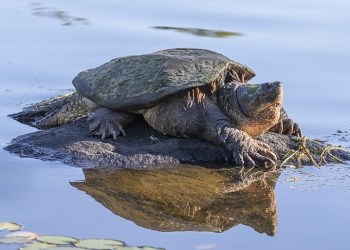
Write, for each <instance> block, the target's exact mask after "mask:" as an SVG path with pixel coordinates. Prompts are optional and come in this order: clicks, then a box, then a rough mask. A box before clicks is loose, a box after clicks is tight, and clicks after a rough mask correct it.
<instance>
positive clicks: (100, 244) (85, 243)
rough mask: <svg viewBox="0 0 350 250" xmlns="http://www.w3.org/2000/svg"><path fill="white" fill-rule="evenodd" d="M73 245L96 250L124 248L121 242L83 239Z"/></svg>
mask: <svg viewBox="0 0 350 250" xmlns="http://www.w3.org/2000/svg"><path fill="white" fill-rule="evenodd" d="M74 245H76V246H77V247H83V248H92V249H97V250H99V249H103V250H109V249H110V250H114V249H116V248H117V249H118V247H121V246H125V243H124V242H122V241H118V240H109V239H83V240H79V241H78V242H76V243H74ZM121 249H123V248H121Z"/></svg>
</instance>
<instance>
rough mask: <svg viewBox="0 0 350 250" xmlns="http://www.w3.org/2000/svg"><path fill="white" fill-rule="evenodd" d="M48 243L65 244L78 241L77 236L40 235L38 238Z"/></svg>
mask: <svg viewBox="0 0 350 250" xmlns="http://www.w3.org/2000/svg"><path fill="white" fill-rule="evenodd" d="M36 240H37V241H41V242H44V243H48V244H56V245H64V244H74V243H76V242H78V239H77V238H73V237H67V236H58V235H39V237H38V238H37V239H36Z"/></svg>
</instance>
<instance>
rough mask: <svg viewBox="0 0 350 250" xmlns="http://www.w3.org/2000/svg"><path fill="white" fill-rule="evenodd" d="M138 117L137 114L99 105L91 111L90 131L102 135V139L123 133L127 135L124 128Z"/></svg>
mask: <svg viewBox="0 0 350 250" xmlns="http://www.w3.org/2000/svg"><path fill="white" fill-rule="evenodd" d="M135 117H136V114H133V113H128V112H120V111H114V110H111V109H109V108H105V107H99V108H97V109H96V110H95V111H93V112H91V113H90V115H89V117H88V119H87V121H88V123H89V129H90V130H89V132H90V133H92V134H94V135H99V136H101V138H102V140H103V139H105V138H108V137H113V139H114V140H116V139H117V136H118V135H120V134H122V135H123V136H124V137H126V133H125V130H124V128H125V127H126V126H128V125H129V124H130V123H131V122H132V121H133V120H134V119H135Z"/></svg>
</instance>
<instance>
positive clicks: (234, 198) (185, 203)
mask: <svg viewBox="0 0 350 250" xmlns="http://www.w3.org/2000/svg"><path fill="white" fill-rule="evenodd" d="M84 174H85V181H83V182H72V183H71V184H72V185H73V186H74V187H76V188H78V189H80V190H82V191H85V192H86V193H87V194H89V195H90V196H91V197H93V198H94V199H95V200H96V201H97V202H99V203H101V204H102V205H104V206H105V207H106V208H108V209H109V210H110V211H112V212H113V213H115V214H116V215H118V216H121V217H123V218H125V219H128V220H131V221H133V222H134V223H136V224H137V225H139V226H142V227H144V228H148V229H152V230H157V231H211V232H223V231H226V230H228V229H230V228H232V227H234V226H236V225H239V224H244V225H247V226H249V227H252V228H253V229H255V230H256V231H258V232H261V233H266V234H268V235H274V234H275V230H276V222H277V213H276V202H275V194H274V186H275V180H276V179H277V174H276V173H271V172H262V171H257V170H251V171H248V170H241V171H240V169H234V168H233V169H232V168H231V169H211V168H203V167H197V166H181V167H179V166H176V167H171V168H169V166H168V168H166V169H164V168H163V169H151V170H149V169H148V170H135V169H122V170H114V171H109V170H104V169H84Z"/></svg>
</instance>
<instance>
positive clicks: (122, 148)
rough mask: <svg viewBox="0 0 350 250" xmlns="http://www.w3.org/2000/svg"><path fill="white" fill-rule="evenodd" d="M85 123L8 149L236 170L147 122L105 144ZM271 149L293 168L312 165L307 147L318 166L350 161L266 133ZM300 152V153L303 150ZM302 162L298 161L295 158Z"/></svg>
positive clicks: (338, 152) (79, 159) (93, 161)
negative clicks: (218, 165) (210, 164)
mask: <svg viewBox="0 0 350 250" xmlns="http://www.w3.org/2000/svg"><path fill="white" fill-rule="evenodd" d="M43 113H44V111H42V110H40V109H39V110H33V109H26V110H24V111H23V112H21V113H18V114H14V115H12V117H13V118H15V119H16V120H18V121H20V122H23V123H26V124H29V125H30V124H31V123H30V122H32V121H33V120H34V119H35V118H37V117H39V116H42V115H43ZM88 130H89V129H88V125H87V122H86V117H85V118H80V119H78V120H76V121H75V122H73V123H71V124H66V125H63V126H59V127H54V128H50V129H47V130H43V131H38V132H34V133H30V134H26V135H21V136H18V137H17V138H15V139H13V140H12V142H11V143H10V145H9V146H7V147H6V148H5V149H6V150H8V151H9V152H11V153H14V154H17V155H19V156H21V157H29V158H37V159H42V160H53V161H61V162H63V163H66V164H70V165H74V166H79V167H112V168H123V167H137V168H138V167H142V166H151V165H158V164H170V163H199V162H202V163H203V162H207V163H208V162H219V163H225V164H227V163H229V164H234V162H233V158H232V157H231V156H230V155H229V154H228V153H227V152H226V151H225V149H224V148H223V147H221V146H219V145H215V144H212V143H210V142H205V141H201V140H198V139H194V138H175V137H169V136H165V135H163V134H161V133H159V132H157V131H155V130H154V129H152V128H151V127H150V126H149V125H148V124H147V123H146V122H145V121H144V120H143V119H142V118H140V119H139V120H137V121H135V122H134V123H133V124H132V125H131V126H130V127H128V128H127V129H126V133H127V137H126V138H124V137H118V138H117V140H116V141H113V140H112V139H107V140H101V139H100V138H99V137H96V136H93V135H90V134H89V133H88ZM258 139H259V140H261V141H263V142H265V143H267V144H268V145H270V147H271V149H272V150H273V151H274V152H275V153H276V155H277V157H278V159H279V162H280V163H282V162H283V161H284V160H285V159H286V158H287V157H288V156H289V155H290V154H292V153H294V155H293V157H291V158H290V160H289V161H288V162H284V163H288V164H300V165H305V164H312V163H313V162H312V161H311V157H307V155H306V154H305V150H304V149H302V146H301V145H302V144H305V146H304V147H305V148H306V149H308V151H310V155H311V156H312V157H313V159H314V161H315V162H316V163H320V164H322V163H331V162H337V161H338V160H339V161H342V160H349V159H350V152H349V150H347V149H344V148H340V147H332V146H330V145H327V144H325V143H323V142H320V141H317V140H309V139H305V140H304V143H302V139H301V138H298V137H293V136H285V135H279V134H276V133H265V134H264V135H262V136H260V137H259V138H258ZM299 149H301V150H299ZM296 156H297V157H296Z"/></svg>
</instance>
